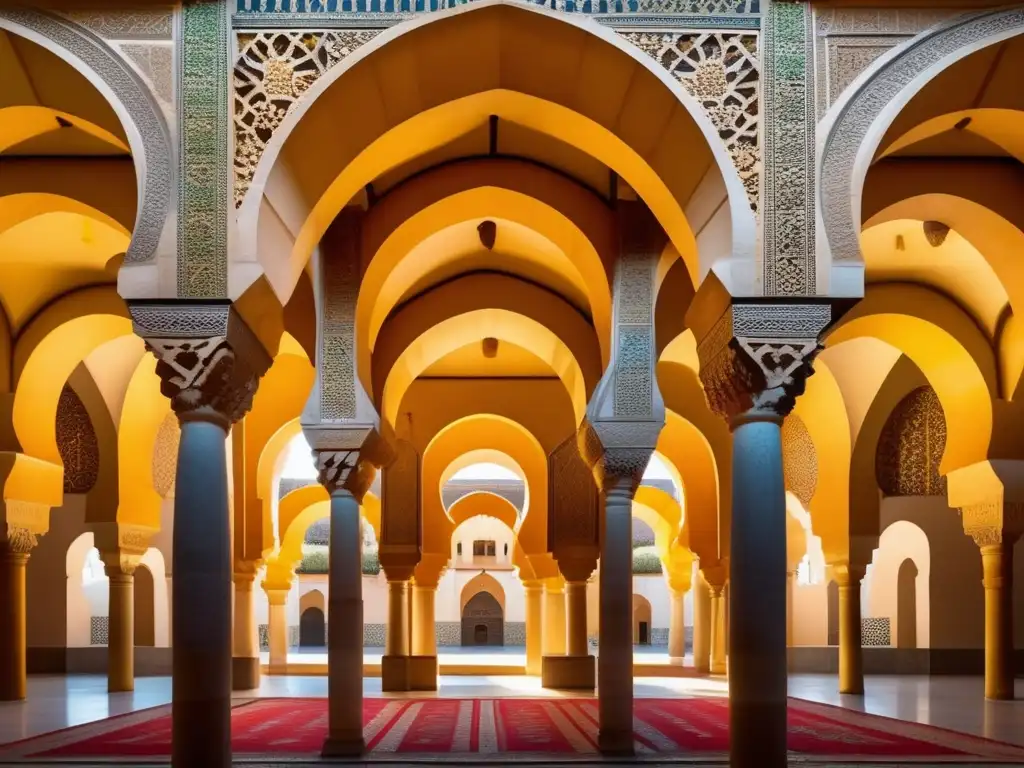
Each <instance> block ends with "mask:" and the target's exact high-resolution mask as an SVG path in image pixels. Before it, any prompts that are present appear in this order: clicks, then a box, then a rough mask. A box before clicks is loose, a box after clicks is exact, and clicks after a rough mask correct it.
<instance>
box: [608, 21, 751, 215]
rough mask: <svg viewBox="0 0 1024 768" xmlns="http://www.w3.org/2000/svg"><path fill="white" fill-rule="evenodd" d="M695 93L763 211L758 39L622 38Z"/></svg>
mask: <svg viewBox="0 0 1024 768" xmlns="http://www.w3.org/2000/svg"><path fill="white" fill-rule="evenodd" d="M619 34H620V35H621V36H622V37H623V38H624V39H625V40H627V41H629V42H630V43H633V45H635V46H636V47H637V48H639V49H640V50H642V51H643V52H644V53H646V54H647V55H649V56H650V57H651V58H653V59H654V60H655V61H657V62H658V63H659V64H660V65H661V66H662V67H664V68H665V69H666V70H667V71H668V72H669V73H670V74H672V75H673V76H674V77H675V78H677V79H678V80H679V82H680V83H681V84H682V85H683V87H684V88H686V90H687V91H689V93H690V95H691V96H693V97H694V98H695V99H696V100H697V101H698V102H699V103H700V105H701V106H702V107H703V108H704V111H705V113H706V114H707V116H708V117H709V118H710V120H711V122H712V124H713V125H714V126H715V129H716V130H717V131H718V136H719V138H721V139H722V143H723V144H725V147H726V149H727V150H728V151H729V154H730V156H731V157H732V161H733V165H735V166H736V171H737V172H738V173H739V176H740V179H741V180H742V181H743V185H744V186H745V187H746V190H747V197H748V198H749V199H750V207H751V208H752V209H753V210H755V211H757V209H758V198H759V195H760V184H761V149H760V146H759V133H760V116H759V105H758V95H759V90H760V77H761V73H760V66H759V64H758V60H757V34H755V33H752V32H748V33H728V32H708V33H703V34H701V33H689V32H688V33H679V32H620V33H619Z"/></svg>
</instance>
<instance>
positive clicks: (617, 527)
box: [597, 477, 635, 754]
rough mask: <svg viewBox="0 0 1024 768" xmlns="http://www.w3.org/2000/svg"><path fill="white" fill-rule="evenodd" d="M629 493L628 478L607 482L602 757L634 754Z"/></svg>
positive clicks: (599, 666) (602, 601) (602, 572)
mask: <svg viewBox="0 0 1024 768" xmlns="http://www.w3.org/2000/svg"><path fill="white" fill-rule="evenodd" d="M634 491H635V486H634V484H633V480H632V478H629V477H620V478H609V479H608V480H606V484H605V497H604V519H605V529H604V539H603V541H602V545H601V567H600V571H599V575H598V579H599V584H598V589H599V593H600V594H599V596H600V611H601V615H600V617H599V627H600V629H599V633H600V641H599V649H598V656H597V694H598V713H599V723H600V725H599V730H598V746H599V747H600V749H601V752H602V753H604V754H632V752H633V625H632V620H631V616H632V613H633V612H632V602H633V549H632V541H633V518H632V508H633V493H634Z"/></svg>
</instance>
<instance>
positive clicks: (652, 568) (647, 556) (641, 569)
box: [633, 546, 661, 574]
mask: <svg viewBox="0 0 1024 768" xmlns="http://www.w3.org/2000/svg"><path fill="white" fill-rule="evenodd" d="M633 573H642V574H648V573H661V558H660V557H658V552H657V550H655V548H654V547H650V546H648V547H637V548H636V549H634V550H633Z"/></svg>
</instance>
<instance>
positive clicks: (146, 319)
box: [129, 301, 272, 428]
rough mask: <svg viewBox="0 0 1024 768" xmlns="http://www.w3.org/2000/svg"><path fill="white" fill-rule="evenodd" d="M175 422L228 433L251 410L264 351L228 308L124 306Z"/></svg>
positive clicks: (179, 304)
mask: <svg viewBox="0 0 1024 768" xmlns="http://www.w3.org/2000/svg"><path fill="white" fill-rule="evenodd" d="M129 311H130V312H131V315H132V321H133V324H134V328H135V333H136V334H137V335H139V336H141V337H142V338H143V339H144V340H145V342H146V348H147V349H148V350H149V351H150V352H152V353H153V354H154V355H155V356H156V358H157V366H156V373H157V375H158V376H159V377H160V391H161V392H162V393H163V394H164V396H165V397H167V398H168V399H169V400H170V401H171V408H172V409H173V410H174V412H175V413H176V414H177V415H178V419H179V420H180V421H182V422H185V421H195V420H198V421H212V422H215V423H218V424H220V425H221V426H224V427H225V428H229V427H230V425H231V424H234V423H235V422H236V421H238V420H239V419H240V418H241V417H242V416H244V415H245V414H246V413H247V412H248V411H249V409H250V408H251V407H252V399H253V397H254V396H255V394H256V388H257V386H258V384H259V380H260V378H261V377H262V376H263V374H264V373H265V372H266V371H267V369H268V368H269V367H270V364H271V362H272V361H271V359H270V355H269V354H267V351H266V349H265V348H264V347H263V345H262V344H261V343H260V342H259V340H258V339H257V338H256V336H255V334H253V332H252V331H251V330H250V329H249V326H248V325H246V323H245V321H243V320H242V319H241V317H239V316H238V314H237V313H236V312H235V311H234V309H233V308H232V306H231V304H230V303H228V302H187V301H181V302H162V303H154V302H129Z"/></svg>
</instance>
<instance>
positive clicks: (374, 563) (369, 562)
mask: <svg viewBox="0 0 1024 768" xmlns="http://www.w3.org/2000/svg"><path fill="white" fill-rule="evenodd" d="M378 573H380V558H379V557H377V553H376V552H375V551H370V552H363V575H364V576H376V575H377V574H378Z"/></svg>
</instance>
